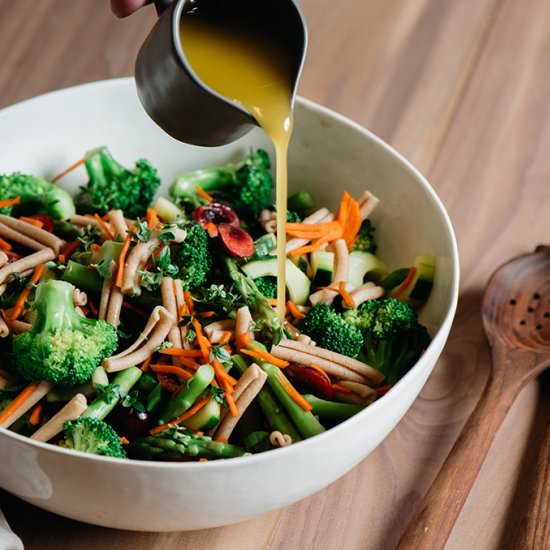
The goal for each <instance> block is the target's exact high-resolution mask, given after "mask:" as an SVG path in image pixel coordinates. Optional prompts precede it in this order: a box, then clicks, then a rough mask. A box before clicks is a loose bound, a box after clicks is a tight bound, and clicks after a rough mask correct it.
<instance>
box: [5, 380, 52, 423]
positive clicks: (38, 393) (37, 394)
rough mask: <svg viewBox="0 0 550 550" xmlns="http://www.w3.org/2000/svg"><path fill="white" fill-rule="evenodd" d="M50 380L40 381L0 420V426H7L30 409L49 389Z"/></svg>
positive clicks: (50, 385) (50, 387) (50, 386)
mask: <svg viewBox="0 0 550 550" xmlns="http://www.w3.org/2000/svg"><path fill="white" fill-rule="evenodd" d="M51 389H52V384H51V383H50V382H40V383H39V384H38V385H37V387H36V389H35V390H34V391H33V392H32V394H31V395H30V396H29V397H28V398H27V399H26V400H25V401H24V402H23V403H21V405H19V407H17V409H15V410H14V411H13V412H12V413H11V414H10V415H9V416H8V417H7V418H6V419H5V420H4V421H3V422H0V428H9V427H10V426H11V425H12V424H13V423H14V422H16V421H17V420H19V419H20V418H21V417H22V416H23V415H24V414H25V413H26V412H27V411H30V410H31V409H32V408H33V407H34V406H35V405H36V404H37V403H38V402H39V401H40V400H41V399H42V398H43V397H44V396H45V395H46V394H47V393H48V392H49V391H50V390H51Z"/></svg>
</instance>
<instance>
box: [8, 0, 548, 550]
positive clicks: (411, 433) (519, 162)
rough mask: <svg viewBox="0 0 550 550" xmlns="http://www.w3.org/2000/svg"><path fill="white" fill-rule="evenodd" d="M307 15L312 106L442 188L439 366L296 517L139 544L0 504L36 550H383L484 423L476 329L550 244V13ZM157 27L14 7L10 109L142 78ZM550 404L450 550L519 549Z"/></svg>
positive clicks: (65, 7)
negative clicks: (470, 430) (529, 260)
mask: <svg viewBox="0 0 550 550" xmlns="http://www.w3.org/2000/svg"><path fill="white" fill-rule="evenodd" d="M302 5H303V9H304V11H305V14H306V17H307V19H308V22H309V27H310V49H309V55H308V59H307V63H306V69H305V72H304V75H303V79H302V83H301V89H300V92H301V93H302V94H303V95H305V96H307V97H310V98H312V99H314V100H316V101H319V102H321V103H323V104H325V105H327V106H329V107H331V108H333V109H336V110H338V111H340V112H342V113H344V114H346V115H349V116H350V117H352V118H354V119H355V120H357V121H359V122H360V123H362V124H364V125H365V126H367V127H368V128H370V129H371V130H373V131H374V132H376V133H377V134H378V135H380V136H381V137H383V138H384V139H386V140H387V141H389V143H391V144H392V145H394V146H395V147H396V148H397V149H398V150H400V151H401V152H402V153H404V154H405V155H406V156H407V157H408V158H409V159H410V160H411V161H412V162H413V163H415V164H416V165H417V166H418V167H419V168H420V170H422V171H423V172H424V173H425V174H427V176H428V177H429V178H430V180H431V181H432V183H433V185H434V187H435V188H436V189H437V192H438V193H439V195H440V196H441V198H442V199H443V201H444V203H445V204H446V206H447V208H448V209H449V212H450V214H451V218H452V219H453V221H454V225H455V228H456V231H457V235H458V240H459V246H460V252H461V256H462V292H461V300H460V306H459V310H458V314H457V317H456V321H455V324H454V328H453V331H452V334H451V337H450V340H449V343H448V345H447V348H446V351H445V353H444V355H443V357H442V359H441V360H440V361H439V363H438V365H437V368H436V369H435V371H434V373H433V375H432V377H431V378H430V380H429V382H428V384H427V385H426V387H425V389H424V391H423V392H422V394H421V396H420V398H419V399H418V400H417V401H416V403H415V404H414V406H413V407H412V409H411V410H410V411H409V413H408V414H407V415H406V416H405V418H404V419H403V420H402V422H401V423H400V424H399V426H398V427H397V428H396V429H395V430H394V431H393V433H392V434H391V435H390V436H389V437H388V438H387V439H386V440H385V441H384V443H383V444H382V445H380V447H379V448H378V449H377V450H376V451H375V452H373V453H372V454H371V455H370V456H369V457H368V458H367V459H366V460H365V461H363V462H362V464H360V465H359V466H358V467H356V468H355V469H354V470H353V471H352V472H350V473H349V474H348V475H347V476H345V477H344V478H343V479H341V480H340V481H338V482H336V483H334V484H333V485H331V486H330V487H328V488H327V489H325V490H324V491H322V492H320V493H318V494H317V495H315V496H313V497H311V498H308V499H306V500H304V501H302V502H300V503H298V504H295V505H293V506H290V507H288V508H286V509H284V510H281V511H278V512H274V513H272V514H269V515H266V516H263V517H260V518H257V519H255V520H251V521H249V522H247V523H243V524H240V525H234V526H229V527H225V528H219V529H213V530H208V531H198V532H190V533H169V534H143V533H131V532H120V531H113V530H108V529H103V528H98V527H93V526H88V525H84V524H80V523H78V522H74V521H69V520H66V519H63V518H60V517H57V516H54V515H52V514H48V513H45V512H42V511H40V510H38V509H36V508H33V507H31V506H29V505H27V504H25V503H22V502H20V501H18V500H17V499H15V498H13V497H10V496H7V495H2V499H1V505H2V507H3V509H4V511H5V512H6V514H7V516H8V518H9V520H10V521H11V523H12V525H13V527H14V529H15V530H16V531H17V532H18V533H19V534H20V535H21V536H22V538H23V540H24V541H25V543H26V545H27V548H29V549H33V548H39V549H41V550H47V549H56V550H59V549H63V548H67V549H75V548H78V549H88V548H90V549H91V548H94V549H96V548H101V549H102V550H108V549H117V550H124V549H132V550H139V549H148V550H160V549H166V548H191V549H208V550H231V549H237V548H238V549H239V550H256V549H270V550H275V549H281V550H282V549H284V550H288V549H290V550H293V549H295V548H296V549H298V548H300V549H302V550H304V549H309V548H315V549H332V548H345V549H346V550H356V549H357V550H364V549H369V550H370V549H373V550H387V549H389V548H392V547H393V545H394V544H395V543H396V541H397V539H398V537H399V535H400V533H401V532H402V530H403V528H404V524H405V522H406V520H407V518H408V517H409V516H410V514H411V512H412V510H413V508H414V506H415V505H416V503H417V502H418V501H419V499H420V498H421V496H422V494H423V493H424V491H425V490H426V488H427V487H428V486H429V484H430V482H431V480H432V479H433V477H434V475H435V473H436V472H437V470H438V468H439V466H440V464H441V462H442V461H443V459H444V458H445V456H446V454H447V452H448V451H449V449H450V447H451V445H452V444H453V442H454V441H455V439H456V437H457V434H458V432H459V431H460V429H461V427H462V425H463V423H464V421H465V419H466V417H467V415H468V414H469V412H470V411H471V409H472V407H473V406H474V404H475V402H476V400H477V398H478V395H479V393H480V390H481V387H482V385H483V383H484V381H485V379H486V376H487V372H488V367H489V356H488V351H487V346H486V345H485V342H484V338H483V335H482V331H481V324H480V321H479V305H480V297H481V293H482V290H483V287H484V285H485V282H486V280H487V277H488V275H489V274H490V272H491V271H492V270H493V268H494V267H496V266H497V265H498V264H499V263H501V262H503V261H504V260H506V259H507V258H509V257H511V256H513V255H515V254H518V253H521V252H523V251H527V250H530V249H532V248H533V246H534V245H535V244H537V243H539V242H544V241H545V239H546V242H548V237H549V235H550V218H549V216H548V208H549V207H550V186H549V185H548V181H549V180H550V162H549V161H548V151H549V150H550V100H549V98H550V79H549V78H548V67H550V47H549V46H550V44H549V34H548V28H549V25H550V3H549V2H548V1H547V0H521V2H520V1H518V0H391V1H388V0H361V1H357V0H340V1H339V2H337V3H335V2H332V1H329V0H303V1H302ZM153 20H154V15H153V10H152V8H149V9H146V10H143V11H142V12H141V13H139V14H137V15H135V16H132V17H131V18H129V19H127V20H124V21H117V20H115V19H114V18H113V17H111V15H110V13H109V9H108V2H107V0H78V1H74V0H41V1H40V2H36V0H18V1H17V2H14V1H13V0H0V52H1V55H0V106H4V105H8V104H10V103H13V102H15V101H18V100H21V99H25V98H27V97H31V96H33V95H36V94H39V93H42V92H46V91H48V90H53V89H55V88H61V87H64V86H69V85H73V84H77V83H80V82H85V81H90V80H96V79H102V78H109V77H116V76H121V75H130V74H132V70H133V61H134V58H135V54H136V51H137V49H138V47H139V45H140V44H141V42H142V41H143V39H144V37H145V35H146V33H147V31H148V29H149V28H150V26H151V24H152V22H153ZM83 108H85V105H84V106H83ZM74 123H75V124H78V120H75V121H74ZM52 132H55V128H52ZM44 139H47V136H44ZM0 171H1V167H0ZM543 395H545V396H546V402H545V400H544V399H542V398H541V396H543ZM549 401H550V400H549V399H548V392H546V393H545V390H541V389H539V386H538V384H532V385H531V386H529V387H527V388H526V389H525V391H524V392H523V394H522V395H521V397H520V399H519V400H518V402H517V403H516V405H515V407H514V408H513V410H512V412H511V414H510V415H509V418H508V419H507V421H506V424H505V426H504V427H503V429H502V430H501V432H500V434H499V435H498V437H497V440H496V442H495V444H494V446H493V449H492V451H491V454H490V456H489V458H488V460H487V462H486V464H485V466H484V468H483V470H482V472H481V475H480V477H479V480H478V483H477V484H476V486H475V488H474V490H473V492H472V494H471V496H470V499H469V500H468V502H467V504H466V506H465V508H464V510H463V513H462V515H461V517H460V520H459V522H458V523H457V525H456V527H455V530H454V531H453V534H452V536H451V539H450V540H449V543H448V545H447V548H448V549H474V548H475V549H476V550H484V549H497V548H498V549H501V548H506V546H507V544H506V542H507V540H508V539H509V537H510V534H511V533H512V532H513V530H514V528H515V524H516V521H517V519H516V518H517V511H520V510H522V508H523V505H524V502H525V498H526V493H527V488H528V486H529V472H530V467H531V465H532V459H533V455H534V453H535V452H536V450H537V438H538V437H539V435H540V430H541V427H542V426H543V425H544V423H545V422H548V418H549V410H548V409H549V407H548V402H549Z"/></svg>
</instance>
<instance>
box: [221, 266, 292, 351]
mask: <svg viewBox="0 0 550 550" xmlns="http://www.w3.org/2000/svg"><path fill="white" fill-rule="evenodd" d="M224 260H225V265H226V267H227V271H228V274H229V277H230V278H231V279H232V281H233V282H234V283H235V289H236V290H237V292H239V294H240V295H241V296H242V297H243V298H244V300H245V302H246V303H247V305H248V306H249V307H250V309H251V311H252V315H253V317H254V320H255V321H256V323H257V325H258V326H259V327H260V330H261V331H262V332H264V333H265V335H266V336H268V337H269V338H271V339H272V340H273V342H274V343H275V344H277V343H279V342H280V341H281V340H282V339H283V338H284V337H285V332H284V329H283V327H282V325H281V320H280V319H279V316H278V315H277V312H276V311H275V310H274V309H273V308H272V307H271V305H270V303H269V301H268V299H267V298H266V297H265V296H264V295H263V294H262V293H261V292H260V291H259V290H258V287H257V286H256V285H255V284H254V281H253V280H252V279H251V278H250V277H248V276H247V275H246V274H244V273H243V272H242V271H241V270H240V269H239V267H238V265H237V264H236V262H235V261H234V260H233V259H232V258H229V257H228V256H226V257H225V259H224Z"/></svg>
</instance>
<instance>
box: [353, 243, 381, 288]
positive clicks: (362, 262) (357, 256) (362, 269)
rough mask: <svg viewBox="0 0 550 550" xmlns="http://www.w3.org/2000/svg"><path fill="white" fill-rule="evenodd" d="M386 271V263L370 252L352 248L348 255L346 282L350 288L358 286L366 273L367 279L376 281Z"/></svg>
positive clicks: (362, 281)
mask: <svg viewBox="0 0 550 550" xmlns="http://www.w3.org/2000/svg"><path fill="white" fill-rule="evenodd" d="M387 271H388V269H387V267H386V264H385V263H384V262H383V261H382V260H380V259H379V258H377V257H376V256H375V255H374V254H371V253H370V252H361V251H359V250H354V251H353V252H352V253H351V254H350V255H349V274H348V283H349V285H350V287H351V290H354V289H356V288H359V287H360V286H361V285H362V284H363V283H364V281H365V277H366V276H367V275H368V278H369V280H371V281H375V282H377V281H379V280H380V279H381V278H382V277H383V276H384V275H385V274H386V272H387Z"/></svg>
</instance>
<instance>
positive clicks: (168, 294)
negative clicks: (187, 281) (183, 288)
mask: <svg viewBox="0 0 550 550" xmlns="http://www.w3.org/2000/svg"><path fill="white" fill-rule="evenodd" d="M176 284H179V281H178V282H177V283H176V282H175V281H174V279H172V278H171V277H163V279H162V281H161V283H160V294H161V296H162V305H163V306H164V307H165V308H166V309H167V310H168V311H169V312H170V313H171V314H172V315H173V316H174V319H177V318H178V303H177V300H176V290H175V285H176ZM168 341H169V342H170V343H171V344H172V345H173V346H174V347H176V348H181V347H182V339H181V332H180V329H179V327H178V326H177V324H175V325H174V327H172V328H171V329H170V332H169V333H168Z"/></svg>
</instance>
